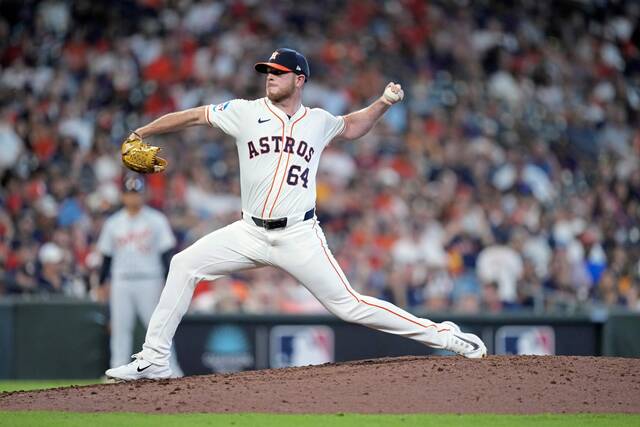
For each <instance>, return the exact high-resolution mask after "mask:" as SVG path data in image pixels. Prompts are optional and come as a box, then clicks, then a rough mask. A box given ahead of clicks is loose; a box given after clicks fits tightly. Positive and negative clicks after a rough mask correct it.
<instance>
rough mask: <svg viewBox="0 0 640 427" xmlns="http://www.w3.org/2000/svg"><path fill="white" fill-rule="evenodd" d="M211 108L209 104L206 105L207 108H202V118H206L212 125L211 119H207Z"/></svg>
mask: <svg viewBox="0 0 640 427" xmlns="http://www.w3.org/2000/svg"><path fill="white" fill-rule="evenodd" d="M210 108H211V106H210V105H207V109H206V110H204V118H205V119H206V120H207V123H209V126H211V127H213V123H211V120H210V119H209V109H210Z"/></svg>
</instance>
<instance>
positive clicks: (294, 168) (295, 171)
mask: <svg viewBox="0 0 640 427" xmlns="http://www.w3.org/2000/svg"><path fill="white" fill-rule="evenodd" d="M300 171H302V167H300V166H298V165H291V167H290V168H289V173H288V174H287V184H289V185H298V181H302V186H303V187H304V188H307V184H308V183H309V168H306V169H305V170H304V171H302V173H300Z"/></svg>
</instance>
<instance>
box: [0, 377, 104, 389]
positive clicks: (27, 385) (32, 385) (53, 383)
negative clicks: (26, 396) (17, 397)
mask: <svg viewBox="0 0 640 427" xmlns="http://www.w3.org/2000/svg"><path fill="white" fill-rule="evenodd" d="M100 382H101V381H100V380H97V379H96V380H11V381H0V392H3V391H16V390H39V389H43V388H55V387H66V386H71V385H88V384H98V383H100Z"/></svg>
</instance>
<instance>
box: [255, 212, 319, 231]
mask: <svg viewBox="0 0 640 427" xmlns="http://www.w3.org/2000/svg"><path fill="white" fill-rule="evenodd" d="M315 213H316V209H315V208H311V209H309V210H308V211H307V212H306V213H305V214H304V219H303V221H306V220H308V219H311V218H313V215H315ZM251 219H252V220H253V222H254V223H255V224H256V225H257V226H258V227H262V228H264V229H266V230H273V229H276V228H285V227H286V226H287V218H278V219H262V218H256V217H255V216H252V217H251Z"/></svg>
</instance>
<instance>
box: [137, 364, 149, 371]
mask: <svg viewBox="0 0 640 427" xmlns="http://www.w3.org/2000/svg"><path fill="white" fill-rule="evenodd" d="M150 367H151V365H147V366H146V367H144V368H142V369H140V366H138V369H137V371H138V372H142V371H144V370H145V369H148V368H150Z"/></svg>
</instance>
